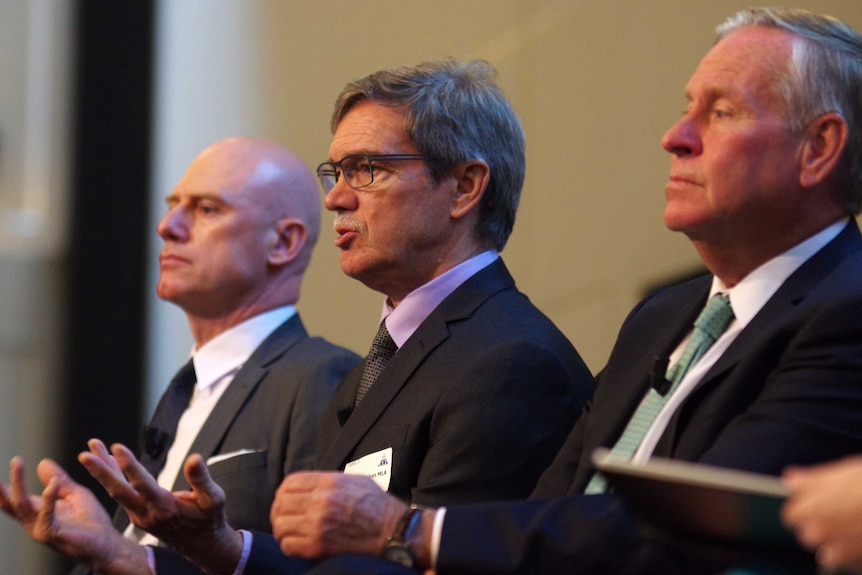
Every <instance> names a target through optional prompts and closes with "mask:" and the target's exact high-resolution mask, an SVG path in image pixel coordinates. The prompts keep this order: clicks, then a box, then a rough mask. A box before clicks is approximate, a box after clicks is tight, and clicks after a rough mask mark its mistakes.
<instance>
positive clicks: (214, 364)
mask: <svg viewBox="0 0 862 575" xmlns="http://www.w3.org/2000/svg"><path fill="white" fill-rule="evenodd" d="M294 314H296V308H295V307H294V306H292V305H288V306H282V307H277V308H275V309H271V310H269V311H266V312H264V313H261V314H258V315H256V316H254V317H253V318H250V319H247V320H245V321H244V322H242V323H240V324H237V325H235V326H233V327H232V328H230V329H228V330H227V331H225V332H222V333H220V334H219V335H218V336H216V337H214V338H213V339H211V340H210V341H208V342H207V343H206V344H204V345H203V346H202V347H201V348H200V349H198V350H195V351H194V352H193V354H192V359H193V360H194V364H195V375H196V376H197V380H198V382H197V384H196V386H197V387H198V388H201V389H203V388H206V387H209V386H211V385H213V384H214V383H215V382H217V381H218V380H220V379H221V378H223V377H224V376H225V375H227V374H229V373H232V372H236V371H238V370H239V369H240V368H241V367H242V365H243V364H244V363H245V362H246V361H247V360H248V358H249V357H251V354H252V353H254V350H256V349H257V348H258V347H259V346H260V344H261V343H263V340H265V339H266V338H267V337H269V335H270V334H271V333H272V332H273V331H275V329H276V328H277V327H278V326H280V325H281V324H283V323H284V322H286V321H287V320H288V319H290V318H291V317H293V315H294Z"/></svg>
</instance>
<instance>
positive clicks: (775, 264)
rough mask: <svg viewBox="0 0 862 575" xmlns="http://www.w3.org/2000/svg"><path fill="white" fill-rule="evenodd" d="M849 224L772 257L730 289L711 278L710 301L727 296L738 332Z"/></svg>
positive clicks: (842, 223) (838, 225) (839, 223)
mask: <svg viewBox="0 0 862 575" xmlns="http://www.w3.org/2000/svg"><path fill="white" fill-rule="evenodd" d="M848 221H849V218H842V219H841V220H839V221H837V222H835V223H834V224H832V225H830V226H828V227H826V228H824V229H823V230H821V231H819V232H817V233H816V234H814V235H813V236H811V237H810V238H808V239H806V240H804V241H802V242H800V243H798V244H796V245H795V246H794V247H792V248H790V249H789V250H787V251H786V252H784V253H783V254H780V255H777V256H775V257H774V258H772V259H771V260H769V261H768V262H766V263H764V264H762V265H761V266H760V267H758V268H756V269H755V270H754V271H752V272H751V273H749V274H748V275H747V276H745V277H744V278H743V279H742V281H741V282H739V283H738V284H736V285H735V286H733V287H732V288H728V287H727V286H726V285H725V284H724V282H723V281H721V280H720V279H718V278H717V277H713V279H712V288H711V290H710V293H709V295H710V297H712V296H713V295H714V294H716V293H726V294H728V297H729V298H730V305H731V307H732V308H733V315H734V316H735V318H736V319H735V320H734V321H735V323H736V324H737V325H738V327H740V328H743V327H745V326H746V325H748V322H750V321H751V319H752V318H753V317H754V316H755V315H757V312H759V311H760V309H761V308H762V307H763V306H764V305H765V304H766V302H767V301H769V298H771V297H772V296H773V294H774V293H775V292H776V291H778V288H779V287H781V284H783V283H784V281H785V280H786V279H787V278H788V277H790V275H791V274H792V273H793V272H795V271H796V270H797V269H799V267H800V266H801V265H802V264H804V263H805V262H806V261H808V259H809V258H811V256H813V255H814V254H816V253H817V252H818V251H820V250H821V249H822V248H823V247H824V246H826V244H828V243H829V242H831V241H832V240H834V239H835V238H836V237H837V236H838V234H840V233H841V230H843V229H844V227H845V226H846V225H847V222H848Z"/></svg>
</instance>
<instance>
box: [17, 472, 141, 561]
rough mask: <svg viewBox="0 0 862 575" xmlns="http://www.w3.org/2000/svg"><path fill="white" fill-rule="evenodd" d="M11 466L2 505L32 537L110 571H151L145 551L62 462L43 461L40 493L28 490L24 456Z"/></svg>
mask: <svg viewBox="0 0 862 575" xmlns="http://www.w3.org/2000/svg"><path fill="white" fill-rule="evenodd" d="M9 468H10V469H9V485H8V486H6V485H3V484H2V483H0V508H2V509H3V511H5V512H6V513H7V514H9V515H10V516H12V517H13V518H14V519H15V520H16V521H18V523H20V524H21V526H22V527H23V528H24V530H25V531H26V532H27V534H28V535H29V536H30V537H31V538H32V539H33V540H35V541H38V542H39V543H42V544H44V545H47V546H48V547H51V548H52V549H54V550H56V551H57V552H59V553H62V554H63V555H65V556H67V557H69V558H71V559H73V560H75V561H78V562H79V563H83V564H85V565H87V566H88V567H90V568H91V569H93V570H94V571H99V572H101V573H105V574H106V575H127V574H131V573H146V572H147V568H148V567H147V556H146V552H145V551H144V549H143V548H142V547H140V546H139V545H137V544H135V543H134V542H132V541H129V540H127V539H125V538H123V536H122V534H120V533H119V532H117V531H116V530H115V529H114V527H113V525H112V524H111V518H110V517H109V516H108V514H107V512H106V511H105V509H104V508H103V507H102V506H101V504H100V503H99V501H98V500H97V499H96V498H95V496H94V495H93V493H92V492H91V491H90V490H89V489H87V488H85V487H83V486H82V485H80V484H78V483H76V482H75V481H73V480H72V478H71V477H69V475H68V474H67V473H66V472H65V470H63V468H62V467H60V465H58V464H57V463H56V462H54V461H52V460H50V459H43V460H42V461H41V462H40V463H39V465H38V467H37V468H36V473H37V476H38V477H39V481H40V482H41V483H42V484H43V485H44V486H45V489H44V490H43V491H42V494H41V496H39V495H31V494H30V493H29V492H28V490H27V486H26V483H25V481H24V476H25V466H24V460H23V459H22V458H20V457H15V458H13V459H12V461H11V462H10V466H9Z"/></svg>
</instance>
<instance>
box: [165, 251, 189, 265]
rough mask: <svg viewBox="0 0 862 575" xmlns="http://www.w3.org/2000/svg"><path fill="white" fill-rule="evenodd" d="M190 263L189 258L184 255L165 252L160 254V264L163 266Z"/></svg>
mask: <svg viewBox="0 0 862 575" xmlns="http://www.w3.org/2000/svg"><path fill="white" fill-rule="evenodd" d="M188 263H189V260H187V259H185V258H183V257H180V256H178V255H176V254H171V253H164V252H163V253H161V254H159V266H161V267H163V268H165V267H172V266H178V265H185V264H188Z"/></svg>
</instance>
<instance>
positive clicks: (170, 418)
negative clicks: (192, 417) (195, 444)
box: [141, 360, 197, 477]
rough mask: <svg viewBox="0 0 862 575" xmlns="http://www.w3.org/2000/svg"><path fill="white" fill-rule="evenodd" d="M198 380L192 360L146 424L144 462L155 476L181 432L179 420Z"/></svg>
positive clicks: (142, 459) (183, 368) (142, 451)
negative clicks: (179, 430)
mask: <svg viewBox="0 0 862 575" xmlns="http://www.w3.org/2000/svg"><path fill="white" fill-rule="evenodd" d="M195 381H197V377H196V376H195V365H194V363H193V362H192V360H189V362H188V363H187V364H185V365H184V366H183V367H182V368H181V369H180V370H179V371H178V372H177V374H176V375H175V376H174V379H173V380H171V384H170V385H169V386H168V389H167V390H166V391H165V393H164V395H162V398H161V400H159V405H158V406H157V407H156V412H155V413H154V414H153V418H152V420H151V421H150V424H149V425H147V426H146V427H144V434H143V442H142V443H143V446H142V449H141V464H142V465H143V466H144V467H146V468H147V471H149V472H150V473H151V474H152V475H153V477H158V474H159V472H160V471H161V470H162V467H163V466H164V464H165V459H167V455H168V449H170V446H171V444H173V442H174V437H175V436H176V434H177V424H178V423H179V421H180V417H181V416H182V414H183V412H184V411H185V410H186V408H187V407H188V406H189V401H190V400H191V398H192V392H193V391H194V387H195Z"/></svg>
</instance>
